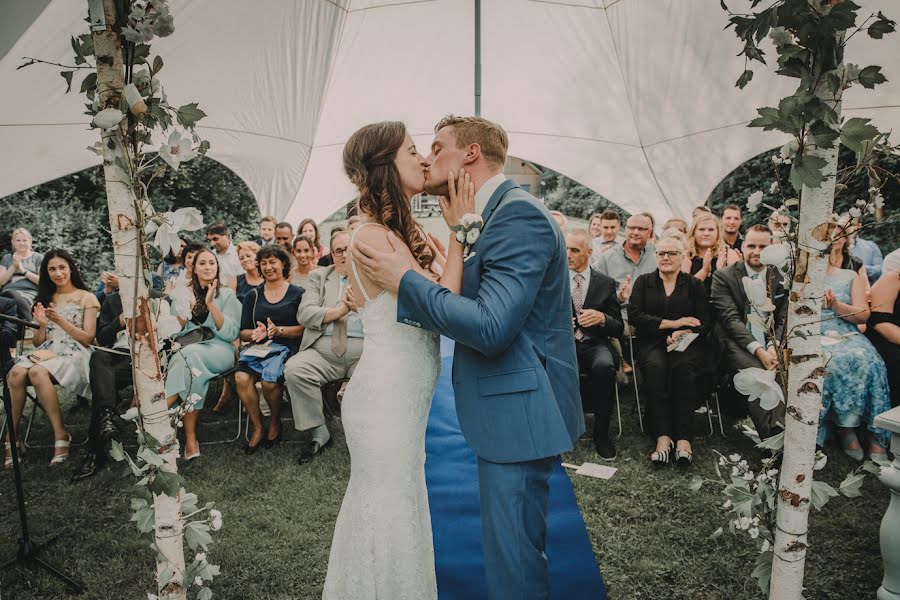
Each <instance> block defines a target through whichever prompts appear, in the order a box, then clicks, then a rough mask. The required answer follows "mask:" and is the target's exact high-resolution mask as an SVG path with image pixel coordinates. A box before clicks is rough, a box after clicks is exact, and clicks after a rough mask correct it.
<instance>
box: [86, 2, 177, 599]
mask: <svg viewBox="0 0 900 600" xmlns="http://www.w3.org/2000/svg"><path fill="white" fill-rule="evenodd" d="M115 6H116V1H115V0H103V10H104V13H105V15H106V23H107V25H106V29H103V30H99V31H98V30H95V31H93V39H94V48H95V55H96V58H97V93H98V95H99V99H100V104H101V106H103V107H118V106H119V102H120V99H121V98H122V95H123V90H124V87H125V69H124V66H123V61H122V46H121V38H120V37H119V32H118V31H117V28H116V26H115V23H116V8H115ZM102 139H103V174H104V177H105V179H106V195H107V202H108V204H109V225H110V230H111V232H112V240H113V248H114V251H115V266H116V274H117V275H118V276H119V293H120V295H121V298H122V308H123V311H124V314H125V317H126V319H131V320H132V321H131V324H132V325H133V327H131V328H130V331H131V333H132V336H133V340H132V349H133V353H132V360H133V365H132V373H133V375H134V393H135V397H136V399H137V401H138V403H139V405H140V414H141V418H142V419H143V424H144V428H145V431H146V432H147V433H149V434H150V435H152V436H153V437H154V438H156V439H157V440H158V441H159V442H160V443H161V444H163V447H162V448H160V451H159V454H160V456H161V457H162V458H163V459H164V460H165V463H164V465H163V466H162V470H163V471H167V472H169V473H176V472H177V466H176V458H177V457H178V444H177V441H176V437H175V432H174V430H173V428H172V424H171V422H170V420H169V415H168V409H167V406H166V394H165V380H164V378H163V376H162V372H161V366H160V360H159V354H158V352H157V334H156V331H157V327H156V315H155V312H154V310H153V309H152V306H151V303H150V294H149V289H148V284H147V281H145V279H144V270H145V269H146V268H147V267H146V265H145V264H144V245H143V243H142V240H141V239H140V230H139V229H138V220H137V213H136V204H137V201H136V196H135V191H134V189H133V188H132V184H131V181H130V178H128V177H127V173H124V172H123V171H122V169H121V168H119V167H117V166H116V163H117V162H118V163H119V164H126V165H127V164H128V161H129V159H128V157H127V156H126V153H125V148H124V147H123V146H122V141H123V140H122V137H121V135H120V133H119V130H118V129H110V130H105V131H103V138H102ZM178 496H179V497H174V498H173V497H170V496H166V495H154V508H155V513H156V525H155V538H156V540H155V541H156V547H157V550H158V551H159V553H160V554H161V555H162V557H163V560H161V561H159V562H158V563H157V573H156V574H157V580H159V578H160V576H162V575H163V573H165V572H169V573H174V574H175V575H174V577H172V579H171V581H170V582H168V583H167V584H166V585H164V586H158V587H159V588H160V589H159V593H160V595H165V596H166V597H171V598H179V599H183V598H185V597H186V595H185V591H184V587H183V586H182V576H183V573H184V569H185V564H184V545H183V531H182V520H181V499H180V494H179V495H178Z"/></svg>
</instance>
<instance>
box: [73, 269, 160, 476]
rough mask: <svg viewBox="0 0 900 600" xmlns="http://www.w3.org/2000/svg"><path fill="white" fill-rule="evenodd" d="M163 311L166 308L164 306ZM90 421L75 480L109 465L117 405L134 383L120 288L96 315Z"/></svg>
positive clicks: (156, 288)
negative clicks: (126, 388) (125, 390)
mask: <svg viewBox="0 0 900 600" xmlns="http://www.w3.org/2000/svg"><path fill="white" fill-rule="evenodd" d="M161 281H162V280H156V281H155V284H156V285H154V287H153V290H152V291H151V295H152V297H154V298H158V297H159V296H160V293H161V291H162V289H161V287H160V284H161ZM164 309H165V310H167V309H168V305H166V306H165V308H164ZM161 310H163V309H161ZM89 373H90V377H89V379H90V382H91V423H90V428H89V429H88V441H87V444H86V452H85V455H84V458H83V459H82V461H81V465H79V467H78V469H77V470H76V471H75V473H74V474H73V475H72V478H71V480H70V482H71V483H76V482H78V481H81V480H83V479H87V478H88V477H91V476H93V475H95V474H96V473H97V472H98V471H99V470H100V469H102V468H103V467H104V465H106V463H107V461H108V459H109V455H108V454H107V449H106V445H107V444H108V443H109V442H110V441H112V440H114V439H116V436H117V435H118V433H119V429H118V427H117V426H116V421H115V417H116V414H117V413H116V405H117V404H118V403H119V396H118V391H119V390H121V389H122V388H125V387H127V386H129V385H132V383H133V380H132V374H131V338H130V337H129V336H128V332H127V331H126V330H125V315H124V311H123V310H122V297H121V296H120V295H119V292H118V291H114V292H112V293H110V294H108V295H107V296H106V299H105V300H104V301H103V305H102V306H101V307H100V316H99V317H97V347H96V348H95V349H94V351H93V352H92V353H91V360H90V367H89Z"/></svg>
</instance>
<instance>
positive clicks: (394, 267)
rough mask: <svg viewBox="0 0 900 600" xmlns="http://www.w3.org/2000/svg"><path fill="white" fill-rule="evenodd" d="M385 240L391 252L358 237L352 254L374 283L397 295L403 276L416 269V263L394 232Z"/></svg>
mask: <svg viewBox="0 0 900 600" xmlns="http://www.w3.org/2000/svg"><path fill="white" fill-rule="evenodd" d="M385 239H386V241H387V243H388V246H389V248H390V251H389V252H385V251H382V250H379V249H377V248H376V247H375V246H373V245H371V244H368V243H366V242H364V241H363V240H361V239H359V236H357V239H356V240H355V242H354V243H353V247H352V248H351V249H350V254H351V256H352V258H353V261H354V262H355V263H356V264H357V266H358V267H359V268H360V269H361V270H362V271H363V273H365V275H366V277H367V278H368V279H369V280H370V281H371V282H372V283H374V284H376V285H377V286H378V287H380V288H382V289H385V290H388V291H390V292H392V293H395V294H396V293H397V290H398V289H400V280H401V279H403V275H404V274H405V273H406V272H407V271H409V270H410V269H414V268H415V264H416V261H415V259H414V258H413V255H412V252H410V250H409V248H408V247H407V246H406V244H404V243H403V241H402V240H400V239H399V238H398V237H397V236H396V235H394V233H393V232H389V233H388V234H387V236H386V238H385Z"/></svg>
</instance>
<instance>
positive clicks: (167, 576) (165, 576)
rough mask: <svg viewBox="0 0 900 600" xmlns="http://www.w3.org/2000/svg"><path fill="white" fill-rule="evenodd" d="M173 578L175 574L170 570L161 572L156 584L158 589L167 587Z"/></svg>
mask: <svg viewBox="0 0 900 600" xmlns="http://www.w3.org/2000/svg"><path fill="white" fill-rule="evenodd" d="M173 577H175V572H174V571H173V570H172V569H166V570H165V571H163V572H162V574H161V575H160V576H159V582H158V585H159V587H160V588H164V587H166V585H168V583H169V582H170V581H172V578H173Z"/></svg>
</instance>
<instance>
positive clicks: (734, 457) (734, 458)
mask: <svg viewBox="0 0 900 600" xmlns="http://www.w3.org/2000/svg"><path fill="white" fill-rule="evenodd" d="M728 458H729V459H730V460H731V462H738V461H740V460H741V455H740V454H732V455H731V456H729V457H728Z"/></svg>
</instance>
